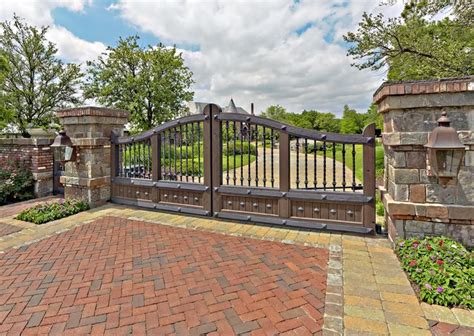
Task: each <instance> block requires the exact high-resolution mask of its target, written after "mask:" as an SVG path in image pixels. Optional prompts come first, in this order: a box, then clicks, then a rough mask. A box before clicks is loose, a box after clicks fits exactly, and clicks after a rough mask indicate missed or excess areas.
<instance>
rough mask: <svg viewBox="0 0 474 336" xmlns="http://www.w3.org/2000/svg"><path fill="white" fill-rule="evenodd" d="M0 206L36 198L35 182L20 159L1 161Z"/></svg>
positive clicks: (13, 158) (27, 167)
mask: <svg viewBox="0 0 474 336" xmlns="http://www.w3.org/2000/svg"><path fill="white" fill-rule="evenodd" d="M0 161H1V164H0V205H2V204H7V203H14V202H19V201H23V200H27V199H30V198H34V193H33V192H34V180H33V174H32V173H31V170H30V169H29V166H28V165H27V164H26V163H25V162H24V161H23V160H21V158H20V157H9V158H8V160H7V159H2V160H0Z"/></svg>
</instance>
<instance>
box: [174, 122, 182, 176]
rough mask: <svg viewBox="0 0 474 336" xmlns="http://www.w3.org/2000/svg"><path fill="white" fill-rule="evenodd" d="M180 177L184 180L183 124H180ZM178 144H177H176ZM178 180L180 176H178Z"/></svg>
mask: <svg viewBox="0 0 474 336" xmlns="http://www.w3.org/2000/svg"><path fill="white" fill-rule="evenodd" d="M178 140H179V179H180V181H183V125H181V124H179V136H178ZM175 146H176V144H175ZM176 180H178V177H176Z"/></svg>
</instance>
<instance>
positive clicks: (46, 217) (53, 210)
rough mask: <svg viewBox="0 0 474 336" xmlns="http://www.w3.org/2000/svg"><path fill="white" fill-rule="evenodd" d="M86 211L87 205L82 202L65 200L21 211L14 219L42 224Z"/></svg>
mask: <svg viewBox="0 0 474 336" xmlns="http://www.w3.org/2000/svg"><path fill="white" fill-rule="evenodd" d="M88 209H89V204H88V203H87V202H86V201H83V200H66V201H60V202H53V203H44V204H39V205H36V206H34V207H31V208H28V209H26V210H23V211H22V212H20V214H19V215H18V216H16V219H18V220H22V221H25V222H30V223H35V224H43V223H47V222H51V221H53V220H56V219H60V218H64V217H68V216H71V215H74V214H76V213H78V212H81V211H85V210H88Z"/></svg>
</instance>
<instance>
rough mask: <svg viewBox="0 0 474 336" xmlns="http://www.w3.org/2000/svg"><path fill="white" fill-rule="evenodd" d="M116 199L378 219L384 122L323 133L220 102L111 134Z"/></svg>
mask: <svg viewBox="0 0 474 336" xmlns="http://www.w3.org/2000/svg"><path fill="white" fill-rule="evenodd" d="M111 157H112V163H111V170H112V171H111V174H112V201H113V202H115V203H121V204H129V205H137V206H140V207H146V208H151V209H158V210H166V211H175V212H180V213H187V214H194V215H204V216H215V217H218V218H224V219H232V220H240V221H251V222H260V223H267V224H273V225H288V226H298V227H305V228H314V229H328V230H342V231H352V232H358V233H370V232H373V231H374V228H375V199H374V196H375V125H373V124H372V125H369V126H367V127H366V128H365V129H364V132H363V134H361V135H343V134H334V133H320V132H315V131H313V130H308V129H301V128H297V127H293V126H289V125H285V124H283V123H280V122H277V121H274V120H269V119H265V118H261V117H258V116H254V115H249V114H239V113H222V111H221V109H220V108H219V107H218V106H217V105H214V104H210V105H208V106H207V107H206V108H205V110H204V113H203V114H200V115H190V116H186V117H183V118H180V119H176V120H173V121H170V122H167V123H165V124H163V125H160V126H158V127H156V128H154V129H152V130H149V131H146V132H144V133H142V134H140V135H137V136H132V137H117V136H112V146H111Z"/></svg>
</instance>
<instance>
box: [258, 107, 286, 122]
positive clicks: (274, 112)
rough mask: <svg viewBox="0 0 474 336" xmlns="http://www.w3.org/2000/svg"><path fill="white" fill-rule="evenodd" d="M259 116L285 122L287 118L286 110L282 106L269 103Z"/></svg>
mask: <svg viewBox="0 0 474 336" xmlns="http://www.w3.org/2000/svg"><path fill="white" fill-rule="evenodd" d="M260 116H262V117H264V118H268V119H273V120H277V121H281V122H285V121H286V120H287V119H288V112H287V111H286V109H285V108H284V107H283V106H280V105H271V106H269V107H268V108H267V109H266V110H265V111H264V112H262V113H261V114H260Z"/></svg>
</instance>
